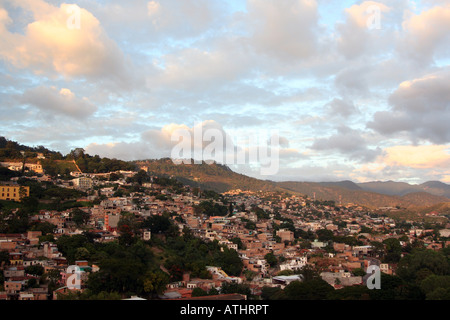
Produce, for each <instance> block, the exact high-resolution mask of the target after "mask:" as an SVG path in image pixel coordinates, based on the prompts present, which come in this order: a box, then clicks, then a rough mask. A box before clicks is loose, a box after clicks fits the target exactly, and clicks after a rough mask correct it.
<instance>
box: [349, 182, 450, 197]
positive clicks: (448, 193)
mask: <svg viewBox="0 0 450 320" xmlns="http://www.w3.org/2000/svg"><path fill="white" fill-rule="evenodd" d="M357 185H358V186H359V187H360V188H361V189H362V190H365V191H370V192H377V193H382V194H386V195H390V196H403V195H406V194H409V193H416V192H427V193H430V194H432V195H435V196H443V197H447V198H450V185H448V184H445V183H443V182H440V181H428V182H425V183H422V184H419V185H414V184H409V183H405V182H395V181H372V182H364V183H358V184H357Z"/></svg>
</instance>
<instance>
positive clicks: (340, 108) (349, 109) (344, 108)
mask: <svg viewBox="0 0 450 320" xmlns="http://www.w3.org/2000/svg"><path fill="white" fill-rule="evenodd" d="M326 110H327V114H328V115H330V116H331V117H336V116H337V117H343V118H348V117H350V116H352V115H354V114H358V113H359V112H360V111H359V110H358V108H357V107H356V106H355V104H354V103H353V102H352V101H348V100H344V99H337V98H334V99H333V100H332V101H331V102H329V103H328V104H327V105H326Z"/></svg>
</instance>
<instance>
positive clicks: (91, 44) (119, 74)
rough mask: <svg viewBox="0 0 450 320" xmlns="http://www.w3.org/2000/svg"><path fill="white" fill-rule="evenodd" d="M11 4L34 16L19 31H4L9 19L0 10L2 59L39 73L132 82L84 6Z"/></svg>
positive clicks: (119, 54)
mask: <svg viewBox="0 0 450 320" xmlns="http://www.w3.org/2000/svg"><path fill="white" fill-rule="evenodd" d="M16 5H18V6H21V9H22V10H30V11H32V12H33V19H34V20H33V21H31V22H30V23H28V24H27V25H26V28H25V31H24V34H22V33H14V32H10V31H9V30H8V25H9V24H11V19H9V18H8V16H7V15H6V10H5V9H2V10H1V12H0V58H2V59H3V60H5V61H7V62H8V63H10V64H12V65H14V66H15V67H17V68H27V69H31V70H33V71H34V72H35V73H36V74H39V75H47V76H48V75H50V76H58V75H62V76H64V77H67V78H74V77H89V78H104V79H114V80H115V81H118V82H121V84H122V85H126V83H127V82H128V81H132V79H131V78H130V72H129V70H127V68H129V67H131V64H129V62H128V61H127V60H126V58H125V57H124V55H123V53H122V52H121V50H120V48H119V47H118V46H117V45H116V43H115V42H114V41H112V40H111V39H110V38H109V37H108V35H107V34H106V32H105V30H104V29H103V28H102V26H101V24H100V22H99V21H98V20H97V18H96V17H95V16H94V15H93V14H92V13H90V12H89V11H87V10H86V9H83V8H80V7H78V6H77V5H69V4H64V3H63V4H61V6H60V7H55V6H52V5H50V4H48V3H46V2H44V1H41V0H36V1H25V2H19V3H17V4H16ZM78 23H79V24H78Z"/></svg>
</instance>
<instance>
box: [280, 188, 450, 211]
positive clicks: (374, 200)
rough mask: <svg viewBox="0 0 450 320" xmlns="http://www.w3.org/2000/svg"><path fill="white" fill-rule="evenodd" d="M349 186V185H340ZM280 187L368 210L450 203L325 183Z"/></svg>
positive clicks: (426, 195) (419, 195)
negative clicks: (352, 204) (359, 206)
mask: <svg viewBox="0 0 450 320" xmlns="http://www.w3.org/2000/svg"><path fill="white" fill-rule="evenodd" d="M340 185H349V184H346V183H344V184H340ZM278 186H280V187H282V188H284V189H286V190H290V191H295V192H299V193H302V194H306V195H308V196H309V197H311V198H313V197H314V196H315V198H316V199H320V200H334V201H335V202H336V203H339V201H341V202H342V204H346V203H354V204H358V205H362V206H365V207H368V208H373V209H375V208H379V207H396V206H399V207H402V208H409V209H412V208H415V207H424V206H430V205H435V204H439V203H443V202H450V200H449V199H447V198H445V197H440V196H435V195H432V194H429V193H426V192H422V193H412V194H408V195H404V196H391V195H386V194H381V193H376V192H370V191H365V190H354V189H347V188H344V187H341V186H336V185H324V184H323V183H314V182H293V181H290V182H279V183H278ZM350 186H351V185H350Z"/></svg>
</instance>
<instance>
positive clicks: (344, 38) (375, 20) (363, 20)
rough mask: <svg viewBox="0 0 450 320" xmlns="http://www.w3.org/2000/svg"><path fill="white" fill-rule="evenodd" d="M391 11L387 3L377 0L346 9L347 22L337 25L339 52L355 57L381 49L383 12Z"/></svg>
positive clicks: (349, 57)
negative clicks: (377, 0) (376, 0)
mask: <svg viewBox="0 0 450 320" xmlns="http://www.w3.org/2000/svg"><path fill="white" fill-rule="evenodd" d="M389 11H390V8H389V7H387V6H386V5H385V4H383V3H380V2H375V1H364V2H363V3H362V4H360V5H357V4H355V5H352V6H351V7H350V8H347V9H345V14H346V21H345V23H338V24H337V25H336V29H337V31H338V34H339V38H338V39H337V46H338V50H339V52H340V53H341V54H343V55H344V56H345V57H346V58H347V59H355V58H357V57H359V56H360V55H362V54H364V53H365V52H367V51H369V50H370V51H372V53H373V51H374V50H376V51H378V50H380V36H381V35H382V34H383V33H381V32H380V30H381V23H382V14H384V13H386V12H389ZM376 31H378V32H376Z"/></svg>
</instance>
